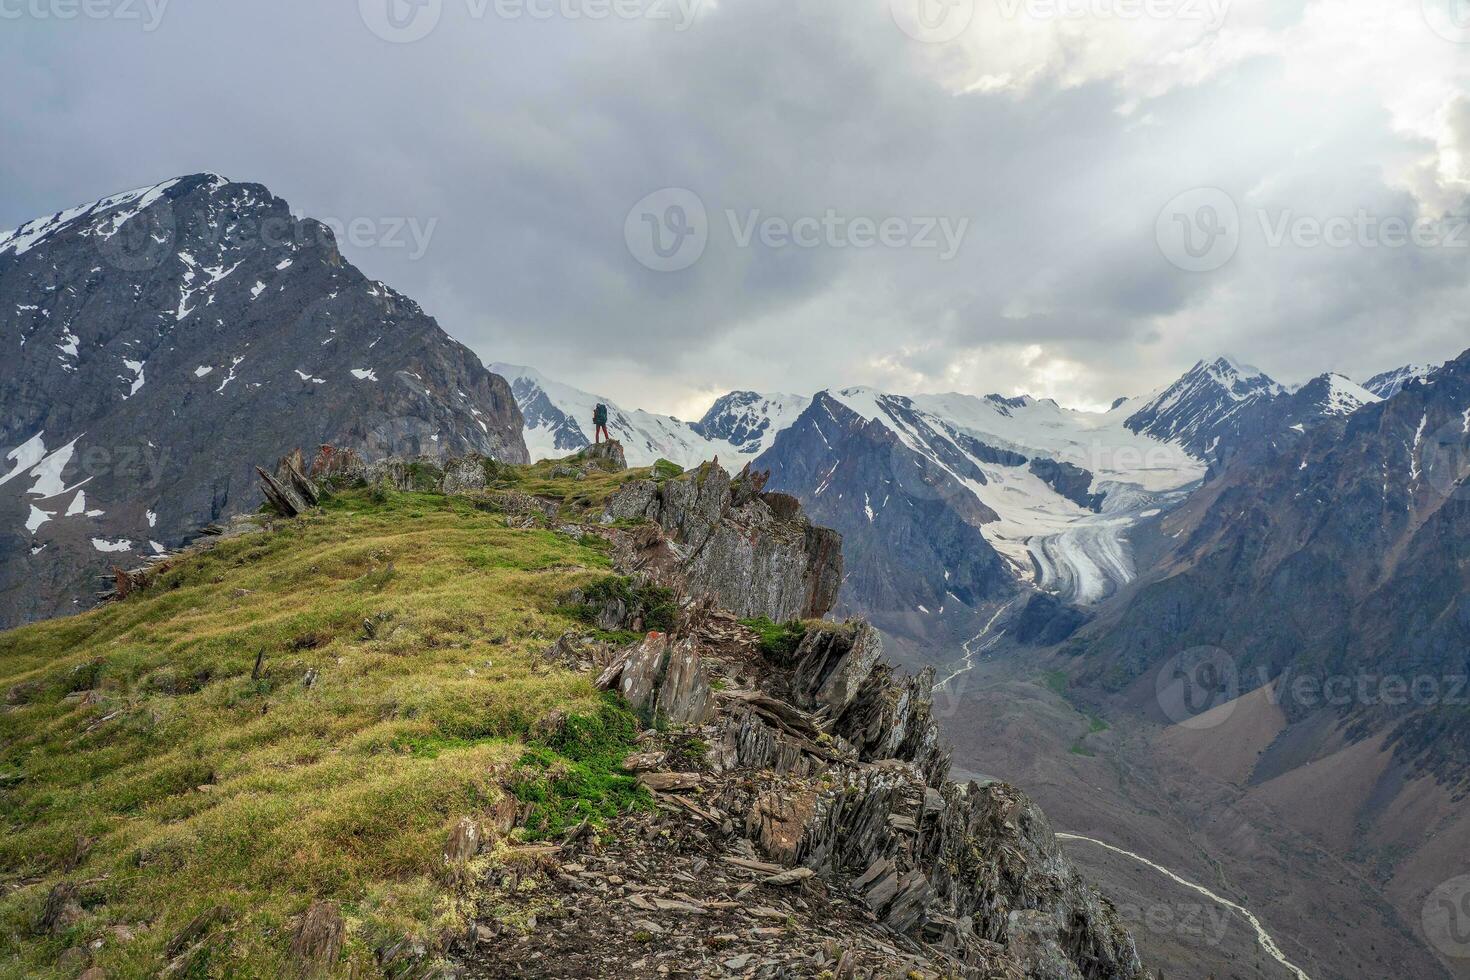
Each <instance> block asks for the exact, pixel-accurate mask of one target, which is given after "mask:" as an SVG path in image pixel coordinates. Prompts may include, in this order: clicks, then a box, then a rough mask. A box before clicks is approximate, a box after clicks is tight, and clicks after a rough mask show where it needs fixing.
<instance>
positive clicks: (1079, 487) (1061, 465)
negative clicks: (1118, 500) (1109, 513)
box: [1028, 456, 1107, 514]
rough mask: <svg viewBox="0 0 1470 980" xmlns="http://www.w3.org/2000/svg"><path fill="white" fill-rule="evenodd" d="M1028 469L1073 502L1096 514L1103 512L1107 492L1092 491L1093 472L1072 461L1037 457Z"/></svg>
mask: <svg viewBox="0 0 1470 980" xmlns="http://www.w3.org/2000/svg"><path fill="white" fill-rule="evenodd" d="M1028 469H1030V470H1031V472H1032V473H1033V474H1034V475H1035V476H1036V478H1037V479H1039V480H1041V482H1042V483H1045V484H1046V485H1047V486H1049V487H1051V488H1052V489H1053V490H1055V491H1056V492H1057V493H1059V494H1061V495H1062V496H1063V497H1066V498H1067V499H1068V500H1070V501H1072V503H1074V504H1076V505H1077V506H1078V507H1081V508H1083V509H1085V510H1090V511H1092V512H1093V513H1094V514H1098V513H1101V512H1102V505H1103V500H1104V499H1105V498H1106V497H1107V494H1103V493H1092V492H1091V491H1092V480H1093V477H1092V474H1091V473H1089V472H1088V471H1087V470H1084V469H1083V468H1082V467H1080V466H1076V465H1074V464H1072V463H1067V462H1058V461H1056V460H1054V459H1047V458H1045V457H1040V456H1039V457H1037V458H1036V459H1033V460H1032V461H1031V463H1030V465H1029V466H1028Z"/></svg>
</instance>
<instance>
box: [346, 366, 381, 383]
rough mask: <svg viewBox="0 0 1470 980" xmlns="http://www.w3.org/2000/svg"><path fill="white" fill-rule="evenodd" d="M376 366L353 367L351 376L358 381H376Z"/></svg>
mask: <svg viewBox="0 0 1470 980" xmlns="http://www.w3.org/2000/svg"><path fill="white" fill-rule="evenodd" d="M376 371H377V369H376V368H353V369H352V376H353V377H354V378H356V379H357V380H358V381H377V380H378V375H377V373H376Z"/></svg>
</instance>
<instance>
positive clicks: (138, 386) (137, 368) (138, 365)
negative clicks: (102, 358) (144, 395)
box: [122, 360, 144, 401]
mask: <svg viewBox="0 0 1470 980" xmlns="http://www.w3.org/2000/svg"><path fill="white" fill-rule="evenodd" d="M123 364H124V365H126V367H127V369H128V370H129V371H131V372H133V377H132V379H131V380H132V388H130V389H129V390H128V393H127V394H126V395H123V400H124V401H127V400H128V399H129V398H132V397H133V396H134V395H136V394H137V393H138V392H139V391H141V390H142V388H143V383H144V378H143V362H142V361H129V360H124V361H123ZM122 380H124V381H127V380H129V379H128V378H123V379H122Z"/></svg>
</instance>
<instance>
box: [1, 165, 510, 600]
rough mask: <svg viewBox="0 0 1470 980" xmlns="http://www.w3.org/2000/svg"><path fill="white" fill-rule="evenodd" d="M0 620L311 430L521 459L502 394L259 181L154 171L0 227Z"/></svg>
mask: <svg viewBox="0 0 1470 980" xmlns="http://www.w3.org/2000/svg"><path fill="white" fill-rule="evenodd" d="M0 328H3V334H0V343H3V344H5V345H7V347H8V350H7V356H6V357H5V358H4V359H3V360H0V624H5V625H13V624H16V623H21V622H25V621H28V620H32V619H36V618H39V617H44V616H49V615H55V614H58V613H66V612H72V611H75V610H77V609H80V608H85V607H86V606H88V605H89V604H90V603H91V601H92V599H93V596H94V594H95V593H96V591H97V588H98V586H97V579H98V575H99V574H100V573H103V572H105V571H107V569H108V568H110V567H111V566H112V565H113V564H127V563H129V562H133V561H136V560H137V559H138V558H139V557H140V556H142V555H145V554H150V553H155V552H160V551H166V550H169V549H173V548H176V547H178V546H179V545H180V544H182V543H183V542H184V541H185V540H186V539H187V538H188V537H189V536H190V535H191V534H193V533H194V532H195V530H196V529H197V528H198V527H200V526H202V525H204V524H207V523H209V522H211V521H217V520H220V519H222V518H225V517H228V516H229V515H231V514H236V513H239V512H241V511H242V510H244V509H246V508H249V507H252V506H254V504H255V501H256V495H255V491H254V487H253V483H254V473H253V471H252V468H251V461H253V460H256V459H260V458H262V457H264V456H270V455H274V454H276V453H278V452H279V449H280V447H281V446H283V445H298V446H301V447H303V448H306V449H308V450H312V449H314V448H315V447H316V446H317V445H319V444H322V443H327V442H332V443H337V444H339V445H343V446H350V447H356V448H359V449H362V450H364V451H367V452H372V453H385V452H407V453H429V454H444V453H464V452H470V451H474V452H481V453H485V454H487V455H490V456H494V457H496V458H501V459H506V460H510V461H524V460H526V458H527V454H526V450H525V444H524V441H523V439H522V436H521V427H522V422H521V416H520V412H519V410H518V409H517V408H516V405H515V401H514V398H513V396H512V394H511V391H510V389H509V387H508V385H507V384H506V383H505V382H504V381H503V380H502V379H501V378H499V377H497V376H495V375H494V374H492V373H491V372H489V371H487V370H486V369H485V368H484V367H483V366H482V365H481V363H480V361H479V359H478V358H477V357H476V356H475V355H474V354H473V353H471V352H470V351H469V350H468V349H467V348H465V347H464V346H463V345H461V344H459V343H457V342H455V341H454V340H452V339H450V338H449V337H448V336H447V335H446V334H445V333H444V332H443V330H441V329H440V328H439V326H438V325H437V324H436V323H435V322H434V320H433V319H432V318H431V317H429V316H428V315H427V314H425V313H424V311H423V310H422V309H421V308H420V307H419V306H418V304H416V303H415V302H414V301H413V300H411V299H408V298H407V297H405V296H403V295H401V294H399V293H397V292H395V291H393V290H392V289H391V288H389V287H388V286H385V285H383V284H382V283H378V282H373V281H370V280H368V279H367V278H366V277H364V276H363V275H362V274H361V273H360V272H358V270H357V269H355V268H353V266H352V265H351V264H349V263H348V262H347V261H346V260H344V259H343V257H342V254H341V252H340V251H339V250H338V248H337V245H336V243H335V241H334V239H333V236H332V233H331V231H330V230H329V229H328V228H327V227H326V226H324V225H322V224H319V223H318V222H315V221H312V220H310V219H299V218H296V217H294V216H293V215H292V214H291V211H290V208H289V206H288V205H287V204H286V202H285V201H282V200H281V199H279V198H277V197H274V196H273V195H272V194H271V193H270V192H269V191H268V190H266V188H264V187H262V186H260V185H258V184H239V183H232V182H230V181H227V180H225V179H224V178H222V177H218V176H216V175H213V174H200V175H195V176H191V177H182V178H178V179H175V180H170V181H166V182H164V183H162V184H159V185H157V186H154V187H149V188H143V189H140V190H136V191H131V192H128V193H126V194H119V195H114V196H113V197H109V198H106V199H104V200H101V201H98V202H95V203H92V204H88V205H83V206H81V207H77V208H72V209H70V210H67V211H64V212H61V213H59V214H56V215H52V216H50V217H47V218H42V219H38V220H36V221H32V222H29V223H27V224H26V225H24V226H22V227H21V228H19V229H17V230H15V231H13V232H9V233H6V234H3V235H0Z"/></svg>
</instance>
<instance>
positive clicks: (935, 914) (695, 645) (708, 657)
mask: <svg viewBox="0 0 1470 980" xmlns="http://www.w3.org/2000/svg"><path fill="white" fill-rule="evenodd" d="M739 631H740V628H739V627H738V626H735V624H733V623H731V622H729V621H728V620H727V619H725V618H724V617H722V616H720V615H719V614H717V613H711V612H710V611H709V610H707V609H706V610H701V611H699V612H697V613H696V615H694V616H691V617H689V620H688V625H687V629H686V631H685V632H684V633H683V634H682V635H681V636H680V637H679V638H677V639H676V640H672V641H671V640H670V639H669V638H668V637H666V636H663V635H662V634H655V635H653V636H651V637H649V638H648V639H647V640H645V641H644V642H643V643H642V644H640V645H639V646H637V647H635V648H634V649H632V650H631V651H628V652H627V653H625V654H624V655H623V656H622V657H621V658H620V659H618V660H617V661H616V662H614V663H613V664H612V665H611V666H609V667H607V668H606V669H605V670H604V671H603V672H602V674H601V676H600V678H599V683H600V684H602V685H603V686H606V687H610V688H613V689H616V690H618V691H619V692H620V693H622V694H623V695H624V696H625V697H626V698H627V699H628V700H629V702H630V703H631V704H632V705H633V706H634V707H636V708H638V709H640V710H642V711H644V712H645V713H647V714H646V716H647V717H653V716H654V715H662V713H663V712H664V711H665V710H666V709H667V710H670V711H673V712H678V715H679V718H678V720H681V721H683V722H684V723H685V724H686V725H688V726H689V727H688V729H687V731H688V733H691V734H695V735H697V736H698V737H699V738H700V739H701V742H702V743H703V744H706V745H707V746H708V749H707V752H706V754H705V757H704V759H703V761H702V763H701V766H700V771H697V772H692V773H691V772H685V773H672V772H665V773H662V774H661V773H659V772H658V771H657V770H659V769H662V768H664V767H663V766H661V765H660V762H662V761H663V760H666V759H667V758H669V757H670V756H671V755H672V754H673V753H672V751H671V750H660V751H645V752H644V753H643V754H641V755H640V757H639V760H638V764H639V765H640V767H645V766H646V767H647V769H650V770H654V772H652V773H650V776H649V777H648V778H647V780H646V784H647V785H649V786H650V787H653V788H656V789H658V790H659V791H660V792H661V793H664V792H666V793H668V794H683V793H687V792H689V791H691V790H696V789H697V790H699V791H700V795H699V796H698V797H697V799H698V803H697V804H694V803H693V801H692V799H691V798H689V797H682V796H681V797H680V801H681V804H683V805H687V806H688V807H689V809H690V810H691V811H692V812H695V813H698V814H703V815H704V816H705V817H706V819H709V820H712V821H714V822H715V823H720V824H723V826H725V827H727V828H728V834H729V835H733V837H734V840H735V841H737V842H738V841H739V840H740V839H741V838H742V837H743V838H744V839H745V840H749V841H750V842H751V843H753V844H754V845H755V846H756V848H757V849H758V850H759V852H760V853H761V854H762V856H763V857H764V858H765V859H766V860H769V861H770V862H772V871H773V874H775V875H784V876H785V878H784V879H783V880H792V881H799V880H801V879H800V875H801V874H802V873H814V874H815V877H816V878H817V879H818V880H820V881H821V882H823V883H824V884H825V885H826V886H827V887H829V888H831V889H834V890H836V891H837V892H838V893H840V894H844V895H848V896H851V897H852V898H853V899H855V900H857V901H858V902H859V903H861V905H862V906H864V907H865V908H867V909H868V910H869V911H870V912H871V913H872V914H873V915H874V916H876V917H877V919H878V921H880V922H881V923H883V925H884V926H885V927H887V928H888V929H890V930H891V931H893V932H894V933H895V934H897V935H899V936H904V937H908V938H909V939H910V940H912V941H913V942H914V943H915V948H917V949H920V950H923V951H925V954H926V956H927V958H928V959H929V962H930V965H931V966H932V965H935V964H939V965H942V968H943V969H945V970H948V971H952V972H954V973H957V974H962V975H967V976H984V977H1000V976H1007V977H1020V976H1026V977H1033V978H1044V980H1073V978H1094V980H1099V978H1124V977H1143V976H1144V972H1143V969H1142V966H1141V964H1140V962H1139V958H1138V954H1137V952H1136V950H1135V948H1134V944H1133V940H1132V939H1131V937H1130V936H1129V935H1128V933H1127V931H1126V930H1125V929H1124V928H1123V927H1122V926H1121V925H1120V923H1119V920H1118V918H1117V915H1116V912H1115V911H1114V910H1113V908H1112V907H1111V906H1110V905H1109V904H1108V903H1107V902H1106V901H1105V900H1104V899H1102V898H1101V897H1100V896H1099V895H1098V894H1097V893H1096V892H1095V891H1094V890H1093V889H1091V888H1090V887H1089V886H1087V884H1086V883H1085V882H1084V881H1083V880H1082V879H1081V877H1080V876H1079V875H1078V874H1077V872H1076V871H1075V870H1074V869H1073V868H1072V867H1071V865H1070V864H1069V863H1068V862H1067V860H1066V858H1065V857H1064V856H1063V855H1062V853H1061V851H1060V849H1059V847H1058V845H1057V842H1056V839H1055V837H1054V835H1053V834H1052V831H1051V828H1050V826H1049V825H1048V824H1047V822H1046V818H1045V816H1044V815H1042V814H1041V812H1040V811H1039V810H1038V809H1037V808H1036V807H1035V806H1034V805H1033V804H1031V803H1030V802H1029V801H1028V800H1027V799H1026V798H1025V797H1024V796H1023V795H1022V794H1020V793H1019V792H1017V791H1016V790H1015V789H1013V788H1011V787H1009V786H1005V785H1002V784H998V783H991V784H986V785H980V784H976V783H969V784H964V785H961V784H956V783H951V782H948V781H947V777H948V772H949V761H948V756H947V754H946V752H945V751H944V750H943V749H942V747H941V745H940V740H939V734H938V730H937V726H936V723H935V721H934V718H933V703H932V700H931V697H930V693H929V691H930V688H931V687H932V685H933V675H932V673H931V672H928V671H926V672H924V673H922V674H920V675H919V676H917V677H899V676H898V675H896V674H895V673H894V672H893V670H892V669H891V668H890V667H888V666H887V665H886V664H883V663H881V662H880V661H879V656H880V654H881V640H880V638H879V637H878V634H877V632H876V631H875V630H874V629H872V627H870V626H868V625H867V624H866V623H862V622H854V623H848V624H843V625H831V624H824V625H819V626H814V627H813V628H812V630H811V631H810V632H809V633H808V634H807V636H806V638H805V639H804V640H803V641H802V642H801V643H800V644H799V645H798V647H797V649H796V651H795V652H794V653H793V654H790V655H788V656H784V657H782V656H772V655H769V654H762V653H760V652H757V651H756V650H755V649H754V647H755V642H754V638H753V635H751V636H746V637H743V638H742V637H739V636H738V634H739ZM732 634H734V635H735V638H733V639H732ZM714 680H719V681H721V682H722V683H721V684H719V685H715V684H714V683H712V682H713V681H714ZM666 720H668V721H674V720H675V719H674V718H673V717H670V718H667V719H666ZM645 748H647V749H651V744H650V745H649V746H646V747H645ZM655 760H657V761H655ZM737 815H743V819H741V818H737ZM724 846H725V847H726V848H731V847H733V846H734V844H733V843H732V842H731V840H729V839H728V838H727V839H726V841H725V843H724ZM793 869H794V870H793Z"/></svg>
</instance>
